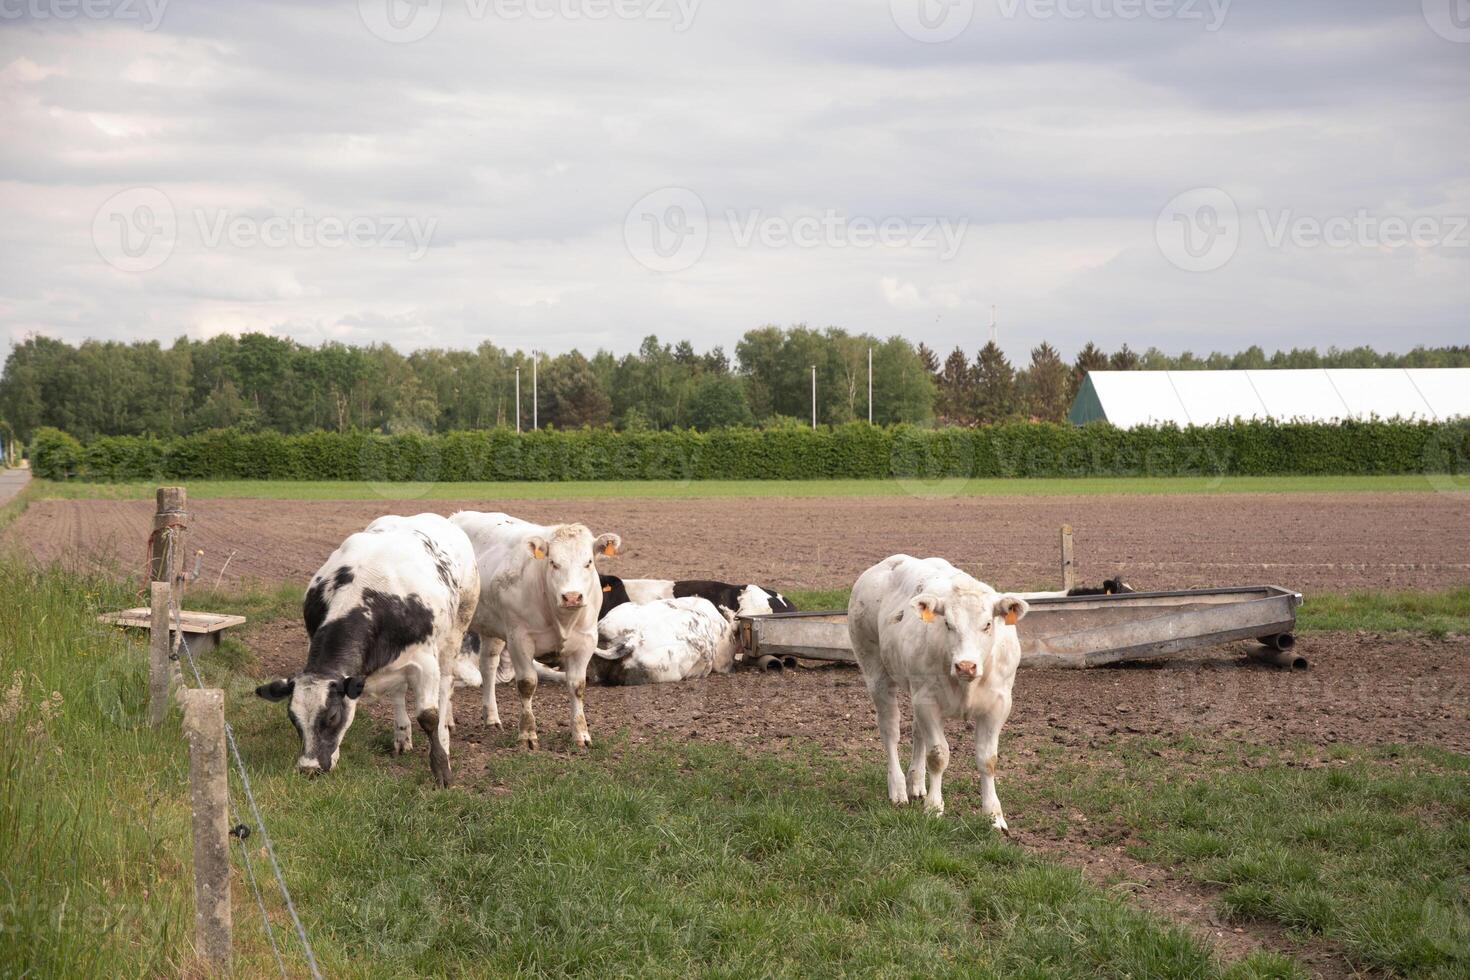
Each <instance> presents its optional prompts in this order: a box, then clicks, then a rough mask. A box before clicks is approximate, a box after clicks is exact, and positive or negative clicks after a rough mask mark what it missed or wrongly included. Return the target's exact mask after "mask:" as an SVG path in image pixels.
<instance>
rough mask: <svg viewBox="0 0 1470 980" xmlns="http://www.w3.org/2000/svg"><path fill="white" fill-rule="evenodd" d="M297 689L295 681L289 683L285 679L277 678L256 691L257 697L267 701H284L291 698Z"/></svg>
mask: <svg viewBox="0 0 1470 980" xmlns="http://www.w3.org/2000/svg"><path fill="white" fill-rule="evenodd" d="M295 688H296V682H295V681H288V680H286V679H285V678H284V677H277V678H276V679H275V680H273V681H271V682H270V683H269V684H262V685H260V686H259V687H257V688H256V689H255V694H256V697H262V698H265V699H266V700H267V701H284V700H286V698H289V697H290V696H291V692H292V691H293V690H294V689H295Z"/></svg>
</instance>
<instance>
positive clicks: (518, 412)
mask: <svg viewBox="0 0 1470 980" xmlns="http://www.w3.org/2000/svg"><path fill="white" fill-rule="evenodd" d="M520 432H521V369H520V368H516V435H520Z"/></svg>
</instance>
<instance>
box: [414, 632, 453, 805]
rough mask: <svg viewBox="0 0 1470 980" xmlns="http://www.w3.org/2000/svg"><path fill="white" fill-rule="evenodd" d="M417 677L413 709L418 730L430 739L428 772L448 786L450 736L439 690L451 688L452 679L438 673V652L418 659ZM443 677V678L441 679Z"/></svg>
mask: <svg viewBox="0 0 1470 980" xmlns="http://www.w3.org/2000/svg"><path fill="white" fill-rule="evenodd" d="M418 668H419V669H418V676H417V677H416V678H415V679H414V686H413V688H414V694H415V695H417V696H416V697H415V698H414V702H415V703H414V708H415V711H416V713H417V719H418V723H419V728H420V729H422V730H423V733H424V734H425V735H426V736H428V739H429V771H430V772H432V773H433V774H434V781H435V782H437V783H438V784H439V785H440V786H441V787H442V786H448V785H449V749H448V741H449V733H448V731H446V730H445V728H444V721H443V715H442V713H441V712H442V707H443V695H442V693H441V690H440V689H441V687H452V686H453V680H452V679H451V677H450V675H448V674H447V673H446V672H445V671H441V670H440V665H439V657H438V651H437V650H435V651H430V652H428V654H427V655H426V656H423V657H420V658H419V665H418ZM441 674H443V675H444V676H441Z"/></svg>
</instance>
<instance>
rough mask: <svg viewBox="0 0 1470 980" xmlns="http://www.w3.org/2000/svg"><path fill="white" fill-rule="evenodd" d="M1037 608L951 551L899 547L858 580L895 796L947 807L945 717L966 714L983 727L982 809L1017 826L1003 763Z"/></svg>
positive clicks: (859, 633)
mask: <svg viewBox="0 0 1470 980" xmlns="http://www.w3.org/2000/svg"><path fill="white" fill-rule="evenodd" d="M1027 608H1028V607H1027V605H1026V601H1025V600H1024V599H1022V598H1021V597H1019V596H1016V595H1011V594H1006V595H1002V594H1000V593H997V592H996V591H995V590H994V589H992V588H991V587H990V586H988V585H986V584H985V583H984V582H980V581H977V580H975V579H974V578H971V577H970V576H969V575H966V574H965V573H964V572H962V571H960V570H959V569H958V568H955V567H954V566H953V565H951V564H950V563H949V562H947V561H945V560H944V559H943V558H922V559H921V558H911V557H909V556H908V555H894V556H893V557H892V558H888V559H885V560H883V561H881V562H879V563H878V564H876V565H874V566H873V567H872V568H870V569H868V570H867V571H866V572H864V573H863V574H862V576H861V577H859V578H858V580H857V584H856V585H854V586H853V590H852V598H851V600H850V601H849V604H848V610H847V629H848V633H849V635H850V636H851V639H852V648H853V652H854V653H855V654H856V655H857V661H858V665H859V666H860V667H861V668H862V672H863V680H864V681H865V682H866V684H867V687H868V693H869V695H871V696H872V698H873V707H874V708H875V709H877V713H878V733H879V735H880V736H881V737H882V739H883V748H884V751H885V752H886V753H887V755H888V798H889V799H890V800H892V801H893V802H894V803H896V804H900V805H902V804H904V803H907V802H908V801H909V800H910V799H918V798H919V797H923V798H924V806H925V808H926V809H927V810H929V812H931V813H934V814H936V815H937V814H941V813H943V812H944V795H943V791H942V782H943V779H944V770H945V768H946V767H947V766H948V765H949V742H948V741H947V740H946V739H945V737H944V719H945V718H947V717H948V718H965V719H968V720H969V721H971V722H972V723H973V724H974V726H975V756H976V759H977V761H978V762H979V764H980V792H981V809H982V810H983V811H984V812H985V813H987V814H989V815H990V818H991V821H992V822H993V823H994V824H995V826H996V828H997V829H999V830H1001V831H1007V830H1008V828H1007V826H1006V820H1005V815H1004V814H1003V813H1002V812H1001V807H1000V799H999V798H998V797H997V796H996V794H995V771H996V763H997V749H998V746H999V743H1000V730H1001V726H1002V725H1004V724H1005V721H1006V719H1007V718H1008V717H1010V713H1011V685H1012V683H1013V682H1014V680H1015V677H1016V667H1017V666H1018V665H1019V664H1020V661H1021V644H1020V640H1019V639H1018V637H1017V636H1016V626H1015V623H1016V621H1017V620H1019V619H1020V618H1021V617H1022V616H1024V615H1026V611H1027ZM904 688H907V689H908V691H909V697H910V700H911V702H912V709H913V716H914V725H913V729H914V745H913V756H912V759H911V761H910V764H909V771H908V778H907V781H905V778H904V771H903V766H902V764H901V763H900V761H899V757H898V725H899V720H898V693H899V691H900V690H902V689H904ZM926 770H927V771H926ZM926 776H927V786H926Z"/></svg>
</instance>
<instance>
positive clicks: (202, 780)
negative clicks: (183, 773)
mask: <svg viewBox="0 0 1470 980" xmlns="http://www.w3.org/2000/svg"><path fill="white" fill-rule="evenodd" d="M181 700H182V701H183V702H184V737H185V738H187V739H188V741H189V804H190V809H191V810H192V812H193V818H194V931H195V941H196V943H197V945H198V948H199V952H200V954H202V955H203V957H204V959H205V960H206V961H207V962H208V963H209V965H210V967H211V969H213V970H214V971H215V972H217V973H228V972H229V969H230V933H231V927H232V923H231V915H230V821H229V791H230V781H229V768H228V761H227V759H226V756H225V692H224V691H222V690H220V689H218V688H190V689H186V690H184V691H183V692H181Z"/></svg>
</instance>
